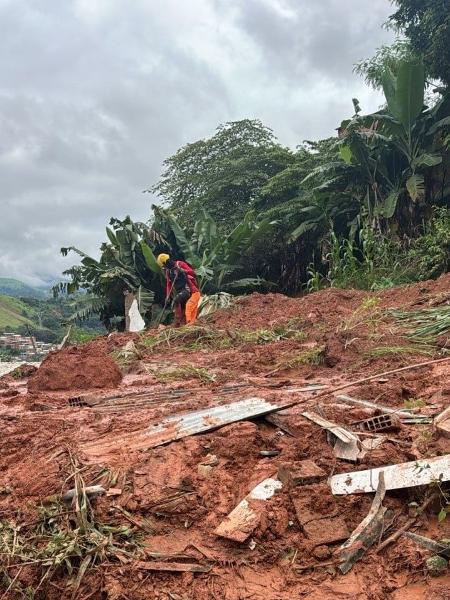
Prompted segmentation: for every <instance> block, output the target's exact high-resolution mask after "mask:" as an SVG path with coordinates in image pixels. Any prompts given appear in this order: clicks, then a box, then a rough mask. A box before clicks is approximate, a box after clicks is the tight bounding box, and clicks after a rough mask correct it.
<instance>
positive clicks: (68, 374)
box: [28, 345, 122, 392]
mask: <svg viewBox="0 0 450 600" xmlns="http://www.w3.org/2000/svg"><path fill="white" fill-rule="evenodd" d="M121 381H122V374H121V372H120V369H119V367H118V366H117V363H116V362H115V361H114V360H113V359H112V358H111V356H109V355H108V354H107V353H106V352H105V351H102V350H101V349H100V348H97V347H96V346H89V345H86V346H79V347H72V348H65V349H63V350H61V351H60V352H51V353H50V354H49V355H48V356H47V357H46V358H45V360H44V361H43V362H42V365H41V366H40V367H39V369H38V371H37V372H36V373H34V374H33V375H32V376H31V377H30V379H29V382H28V389H29V390H30V391H31V392H38V391H46V390H77V389H79V390H88V389H91V388H115V387H117V386H118V385H119V383H120V382H121Z"/></svg>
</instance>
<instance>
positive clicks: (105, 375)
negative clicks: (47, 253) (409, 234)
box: [0, 276, 450, 600]
mask: <svg viewBox="0 0 450 600" xmlns="http://www.w3.org/2000/svg"><path fill="white" fill-rule="evenodd" d="M449 283H450V277H448V276H447V277H443V278H440V279H439V280H437V281H436V282H425V283H421V284H420V285H416V286H407V287H406V288H398V289H394V290H389V291H386V292H382V293H381V292H380V293H378V294H369V293H366V292H360V291H349V290H325V291H323V292H318V293H316V294H312V295H309V296H306V297H304V298H299V299H293V298H285V297H282V296H279V295H277V294H269V295H259V294H254V295H251V296H248V297H246V298H242V299H239V300H238V301H237V302H235V303H234V304H233V305H231V306H230V307H229V308H228V309H224V310H221V311H219V312H217V313H212V314H210V315H208V316H206V317H205V318H204V319H202V320H200V321H199V323H198V325H197V326H195V327H191V328H184V329H183V328H182V329H180V330H172V329H162V330H157V331H148V332H145V333H144V334H142V335H140V336H137V335H136V334H129V335H127V334H117V335H113V336H109V337H106V336H105V338H102V339H100V340H95V341H93V342H91V343H88V344H85V345H82V346H76V347H66V348H64V349H62V350H61V351H59V352H56V353H52V354H51V355H50V356H49V357H48V358H46V360H45V361H44V362H43V363H42V365H41V367H40V368H39V369H38V371H36V372H35V373H32V372H27V371H26V370H23V371H20V372H18V373H17V374H15V375H14V376H13V377H12V376H6V377H4V378H2V379H0V388H1V394H0V417H1V418H2V434H3V435H2V453H1V454H0V474H1V476H0V556H1V557H2V558H1V560H0V565H1V566H0V596H3V597H4V598H11V599H12V600H15V599H16V598H17V599H18V598H24V597H34V598H35V599H36V600H40V599H49V600H56V599H60V598H62V599H67V600H69V599H70V598H73V599H75V598H79V599H85V598H86V599H87V598H92V599H93V600H96V599H98V600H100V599H102V600H105V599H106V600H119V599H121V598H125V599H128V600H141V599H142V600H143V599H144V598H145V599H146V598H157V599H168V600H169V599H171V600H188V599H194V598H195V599H196V600H209V599H216V598H217V599H225V600H241V599H245V600H246V599H250V598H251V599H256V600H287V599H291V598H303V599H306V600H331V599H333V600H334V599H335V598H355V599H358V600H365V599H367V600H368V599H371V600H382V599H390V598H392V599H393V600H406V598H410V597H411V598H417V599H419V598H424V599H425V598H433V599H436V600H444V599H445V598H448V587H449V583H450V572H449V569H448V561H449V558H450V550H449V547H450V543H449V539H450V517H449V518H447V514H448V513H450V491H449V490H450V486H449V483H448V482H450V437H449V431H450V425H449V423H450V413H449V410H450V385H449V384H448V376H449V374H450V357H448V356H447V355H446V353H445V351H444V350H443V348H444V349H445V347H446V346H445V344H444V345H442V344H443V336H444V337H445V335H446V333H445V331H444V332H442V331H440V332H439V343H438V344H434V345H433V344H432V343H431V342H429V344H428V346H427V348H426V353H427V354H426V356H424V345H423V343H422V342H421V343H420V344H419V343H417V344H416V343H415V342H411V341H408V340H409V338H408V339H406V337H405V336H407V335H409V330H408V332H406V331H405V330H404V326H403V325H402V323H403V322H404V320H405V319H404V316H402V319H400V320H398V319H397V317H396V311H399V310H401V311H402V314H403V313H405V312H408V311H411V312H414V314H416V313H417V311H420V310H421V309H422V308H425V309H426V308H427V307H429V306H433V307H435V306H436V305H439V303H440V302H444V303H445V302H448V294H447V295H445V291H446V289H448V285H449ZM445 298H447V300H446V299H445ZM409 327H410V321H408V328H409ZM447 335H448V334H447ZM444 342H445V340H444ZM405 349H406V350H405Z"/></svg>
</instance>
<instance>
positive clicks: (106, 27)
mask: <svg viewBox="0 0 450 600" xmlns="http://www.w3.org/2000/svg"><path fill="white" fill-rule="evenodd" d="M390 12H391V7H390V3H389V1H388V0H373V1H372V2H371V3H370V6H366V4H365V3H361V2H360V0H340V1H338V0H321V1H320V2H317V0H186V1H185V2H180V0H152V2H148V1H147V0H134V2H131V3H130V2H128V3H125V2H123V0H67V1H66V2H54V0H20V1H18V0H0V72H1V73H2V77H1V81H0V181H1V182H2V197H1V207H2V212H1V216H2V218H1V220H0V276H1V275H3V276H6V275H8V276H14V277H17V278H21V279H24V280H26V281H29V282H32V283H39V282H42V281H43V280H48V279H51V278H54V277H57V276H58V275H59V273H60V272H61V270H62V269H63V268H65V267H66V266H68V264H71V262H72V260H73V259H70V260H63V259H62V258H60V256H59V253H58V251H59V247H60V246H63V245H72V244H75V245H78V246H80V247H81V248H83V249H85V250H86V251H88V252H90V253H93V254H95V253H96V251H97V249H98V246H99V244H100V242H101V241H102V240H103V238H104V227H105V225H106V224H107V222H108V220H109V217H110V216H113V215H114V216H118V217H121V216H124V215H125V214H127V213H129V214H131V215H132V216H133V217H134V218H136V219H139V220H144V219H146V218H147V217H148V214H149V207H150V203H151V201H152V200H153V199H152V198H151V197H150V196H149V195H143V194H142V192H141V191H142V190H143V189H145V188H146V187H148V186H149V185H151V184H152V183H154V182H155V181H156V180H157V179H158V176H159V174H160V171H161V163H162V161H163V160H164V158H166V157H167V156H169V155H170V154H172V153H173V152H175V151H176V149H177V148H178V147H179V146H181V145H183V144H185V143H187V142H189V141H193V140H195V139H198V138H200V137H204V136H207V135H211V134H212V133H213V131H214V129H215V127H216V126H217V125H218V124H219V123H222V122H225V121H229V120H234V119H240V118H244V117H257V118H260V119H261V120H262V121H263V122H264V123H266V124H267V125H269V126H270V127H272V128H273V129H274V131H275V134H276V135H277V136H278V137H279V139H280V141H281V142H282V143H285V144H288V145H290V146H292V147H294V146H295V145H296V144H298V143H300V142H301V141H302V140H303V139H305V138H306V139H313V138H319V137H324V136H327V135H330V134H332V132H333V129H334V127H336V126H337V124H338V123H339V122H340V120H341V119H342V118H344V117H345V116H347V115H348V114H349V113H350V112H351V98H352V97H353V96H357V97H359V99H360V100H361V103H362V106H363V107H364V108H365V109H366V110H372V109H374V108H376V107H377V106H378V105H379V103H380V101H381V99H380V97H379V95H377V94H376V93H374V92H372V91H370V90H368V89H367V88H366V87H364V85H363V83H362V82H361V81H360V80H359V79H358V78H356V76H354V75H353V74H352V63H353V62H354V61H355V60H357V59H359V58H364V57H367V56H370V55H371V53H372V52H373V51H374V49H375V48H376V47H377V46H379V45H380V44H382V43H383V42H386V41H389V39H390V34H388V33H386V32H385V31H384V30H382V29H381V23H382V22H383V21H384V20H385V19H386V17H387V15H388V14H389V13H390Z"/></svg>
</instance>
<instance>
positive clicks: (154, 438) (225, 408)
mask: <svg viewBox="0 0 450 600" xmlns="http://www.w3.org/2000/svg"><path fill="white" fill-rule="evenodd" d="M291 404H292V403H291ZM291 404H289V405H287V404H284V405H283V404H272V403H271V402H267V401H266V400H264V399H262V398H247V399H246V400H239V401H238V402H232V403H231V404H223V405H221V406H213V407H211V408H204V409H202V410H196V411H193V412H189V413H185V414H181V415H174V416H173V417H167V418H166V419H163V420H162V421H161V422H160V423H156V424H155V425H153V426H152V427H150V428H149V429H148V431H147V436H148V438H149V440H150V441H151V447H152V448H155V447H156V446H161V445H162V444H167V443H168V442H171V441H174V440H179V439H181V438H184V437H187V436H189V435H194V434H195V433H201V432H202V431H208V430H209V429H216V428H217V427H223V426H224V425H227V424H228V423H234V422H235V421H243V420H244V419H249V418H251V417H257V416H259V415H265V414H268V413H270V412H274V411H276V410H281V409H282V408H286V407H287V406H290V405H291Z"/></svg>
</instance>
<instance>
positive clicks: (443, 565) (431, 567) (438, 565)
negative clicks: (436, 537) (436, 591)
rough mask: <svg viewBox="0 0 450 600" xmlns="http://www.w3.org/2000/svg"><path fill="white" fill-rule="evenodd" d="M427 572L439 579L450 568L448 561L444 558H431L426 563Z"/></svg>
mask: <svg viewBox="0 0 450 600" xmlns="http://www.w3.org/2000/svg"><path fill="white" fill-rule="evenodd" d="M425 565H426V568H427V571H428V573H429V574H430V575H432V576H433V577H439V575H443V574H444V573H445V571H446V570H447V567H448V561H447V560H445V558H443V557H442V556H430V558H428V559H427V561H426V563H425Z"/></svg>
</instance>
